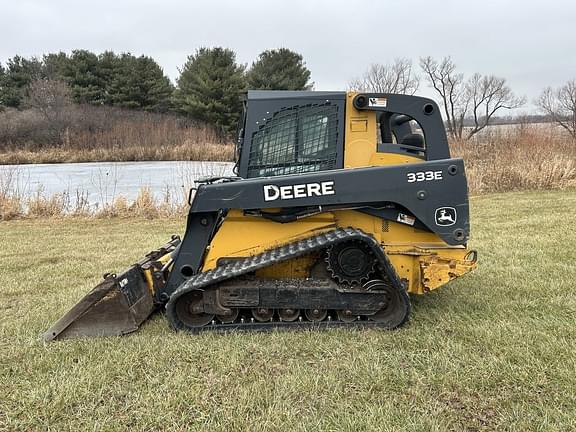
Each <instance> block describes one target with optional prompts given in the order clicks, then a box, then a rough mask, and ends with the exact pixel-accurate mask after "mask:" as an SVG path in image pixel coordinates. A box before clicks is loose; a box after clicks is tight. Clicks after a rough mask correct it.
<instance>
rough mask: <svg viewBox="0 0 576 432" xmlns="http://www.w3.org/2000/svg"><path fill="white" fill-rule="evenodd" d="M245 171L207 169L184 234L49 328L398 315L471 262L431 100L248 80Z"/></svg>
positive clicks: (96, 329)
mask: <svg viewBox="0 0 576 432" xmlns="http://www.w3.org/2000/svg"><path fill="white" fill-rule="evenodd" d="M235 174H236V175H237V176H236V177H215V178H205V179H201V180H200V181H199V182H198V183H197V187H196V188H194V192H195V193H192V191H191V195H190V211H189V214H188V221H187V226H186V232H185V234H184V236H183V238H182V240H180V238H179V237H176V236H175V237H173V238H172V239H171V240H170V241H169V242H167V243H166V244H165V245H163V246H162V247H160V248H159V249H158V250H155V251H152V252H150V253H149V254H148V255H147V256H146V257H144V258H143V259H142V260H141V261H140V262H138V263H136V264H134V265H132V266H131V267H129V268H128V269H127V270H125V271H124V272H122V273H119V274H107V275H105V277H104V281H103V282H102V283H100V284H99V285H98V286H96V288H94V289H93V290H92V291H91V292H90V293H88V295H87V296H86V297H84V298H83V299H82V300H80V302H79V303H78V304H77V305H76V306H74V308H72V309H71V310H70V311H69V312H68V313H67V314H66V315H64V316H63V317H62V318H61V319H60V320H59V321H58V322H56V323H55V324H54V326H53V327H52V328H50V329H49V330H48V331H47V332H46V333H45V339H46V340H53V339H57V338H67V337H75V336H103V335H121V334H125V333H129V332H132V331H134V330H136V329H137V328H138V327H139V326H140V325H141V324H142V322H144V321H145V320H146V319H147V318H148V317H149V316H150V315H151V314H152V313H153V312H154V311H156V310H159V309H162V308H163V309H165V311H166V316H167V318H168V320H169V322H170V325H171V326H172V327H173V328H174V329H176V330H185V331H190V332H200V331H205V330H244V329H246V330H266V329H273V328H309V327H312V328H330V327H350V326H363V327H381V328H385V329H392V328H396V327H399V326H401V325H403V324H404V323H405V322H406V321H407V320H408V317H409V315H410V299H409V295H408V294H414V295H416V294H423V293H426V292H428V291H431V290H434V289H436V288H438V287H440V286H442V285H444V284H446V283H447V282H449V281H450V280H452V279H455V278H457V277H459V276H462V275H463V274H465V273H467V272H469V271H471V270H472V269H474V268H475V267H476V252H475V251H472V250H469V249H467V247H466V243H467V241H468V237H469V229H470V228H469V216H468V192H467V185H466V176H465V172H464V164H463V162H462V160H461V159H453V158H450V152H449V149H448V142H447V139H446V133H445V130H444V125H443V122H442V118H441V116H440V112H439V109H438V106H437V105H436V104H435V103H434V102H433V101H432V100H429V99H425V98H421V97H415V96H404V95H396V94H369V93H363V94H358V93H353V92H351V93H345V92H299V91H249V92H248V93H247V96H246V98H245V100H244V112H243V116H242V118H241V121H240V124H239V128H238V143H237V161H236V166H235Z"/></svg>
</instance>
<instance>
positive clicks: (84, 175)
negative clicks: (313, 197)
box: [0, 161, 234, 207]
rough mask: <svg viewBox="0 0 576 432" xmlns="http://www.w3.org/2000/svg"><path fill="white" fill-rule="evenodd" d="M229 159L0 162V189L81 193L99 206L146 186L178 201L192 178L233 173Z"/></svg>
mask: <svg viewBox="0 0 576 432" xmlns="http://www.w3.org/2000/svg"><path fill="white" fill-rule="evenodd" d="M233 165H234V164H233V163H230V162H192V161H152V162H90V163H61V164H36V165H2V166H0V192H1V191H9V192H10V193H14V194H17V195H18V196H20V197H23V198H29V197H33V196H35V195H38V194H40V195H43V196H45V197H50V196H53V195H55V194H64V195H66V196H67V197H68V199H69V200H70V201H71V203H73V202H74V201H75V200H78V199H83V200H87V201H88V203H89V205H90V206H94V207H99V206H103V205H106V204H109V203H112V202H113V201H114V199H115V198H117V197H119V196H123V197H125V198H126V199H127V200H129V201H132V200H134V199H135V198H136V197H137V195H138V193H139V191H140V190H142V189H143V188H149V189H150V190H151V191H152V192H153V194H154V196H155V197H156V198H158V199H169V200H170V201H171V202H181V201H182V200H183V199H184V197H187V196H188V191H189V189H190V188H191V187H193V186H194V181H195V180H196V179H198V178H199V177H205V176H230V175H233V174H232V167H233Z"/></svg>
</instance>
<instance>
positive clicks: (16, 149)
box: [0, 105, 234, 164]
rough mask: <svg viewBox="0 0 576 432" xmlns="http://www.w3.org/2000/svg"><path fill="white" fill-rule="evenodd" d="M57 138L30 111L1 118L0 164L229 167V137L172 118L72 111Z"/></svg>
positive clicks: (112, 111) (116, 111) (84, 109)
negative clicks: (165, 162) (135, 163)
mask: <svg viewBox="0 0 576 432" xmlns="http://www.w3.org/2000/svg"><path fill="white" fill-rule="evenodd" d="M65 125H66V126H65V127H64V128H63V129H62V132H60V133H58V134H56V135H55V134H54V133H53V131H52V132H51V133H50V134H48V133H45V131H47V130H49V126H50V125H49V124H47V123H46V120H45V119H43V118H42V117H41V116H39V114H37V113H35V112H34V111H31V110H27V111H16V110H6V111H4V112H0V164H24V163H57V162H90V161H102V162H104V161H106V162H114V161H146V160H198V161H205V160H209V161H230V160H232V159H233V157H234V146H233V145H232V143H231V141H230V139H229V138H228V137H223V136H221V135H219V134H218V133H216V131H215V130H214V129H213V128H211V127H209V126H207V125H205V124H201V123H197V122H194V121H192V120H190V119H187V118H185V117H181V116H177V115H173V114H157V113H145V112H139V111H130V110H122V109H118V108H110V107H91V106H78V105H75V106H72V107H71V108H70V112H69V113H67V117H66V122H65Z"/></svg>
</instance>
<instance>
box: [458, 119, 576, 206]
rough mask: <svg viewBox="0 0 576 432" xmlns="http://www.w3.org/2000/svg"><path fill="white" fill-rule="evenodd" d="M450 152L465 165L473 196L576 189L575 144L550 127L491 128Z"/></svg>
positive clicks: (462, 142) (459, 144) (463, 142)
mask: <svg viewBox="0 0 576 432" xmlns="http://www.w3.org/2000/svg"><path fill="white" fill-rule="evenodd" d="M451 148H452V154H453V156H457V157H462V158H463V159H464V161H465V164H466V174H467V177H468V188H469V190H470V193H471V194H473V195H478V194H482V193H488V192H508V191H520V190H540V189H561V188H566V187H570V186H575V185H576V143H575V142H573V141H571V139H570V138H569V137H568V136H567V135H565V134H563V133H562V132H561V131H559V130H558V129H555V128H554V127H553V126H551V125H530V124H528V125H514V126H507V127H502V128H499V127H494V128H492V129H491V130H490V131H488V132H487V133H485V134H483V135H482V136H480V137H478V139H476V140H475V141H456V142H452V143H451Z"/></svg>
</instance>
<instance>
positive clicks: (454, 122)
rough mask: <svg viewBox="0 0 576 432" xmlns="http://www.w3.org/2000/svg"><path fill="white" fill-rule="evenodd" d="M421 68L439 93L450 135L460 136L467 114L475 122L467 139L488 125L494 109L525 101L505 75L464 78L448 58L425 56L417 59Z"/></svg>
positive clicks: (457, 137) (521, 103)
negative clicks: (435, 58) (516, 93)
mask: <svg viewBox="0 0 576 432" xmlns="http://www.w3.org/2000/svg"><path fill="white" fill-rule="evenodd" d="M420 67H421V68H422V70H423V71H424V74H425V76H426V79H427V80H428V82H429V83H430V85H431V86H432V87H433V88H434V90H436V92H437V93H438V94H439V95H440V98H441V102H442V106H443V108H444V114H445V116H446V120H447V124H448V133H449V134H450V136H451V137H452V138H456V139H462V135H463V132H464V119H465V118H466V116H467V115H468V114H470V115H471V116H472V120H473V122H474V126H473V127H472V129H470V131H468V134H467V136H466V138H467V139H470V138H472V137H473V136H474V135H475V134H477V133H478V132H480V131H481V130H482V129H484V128H485V127H486V126H488V125H489V124H490V121H491V119H492V118H493V116H494V114H496V112H497V111H499V110H501V109H513V108H518V107H520V106H522V105H523V104H524V103H525V99H524V98H519V97H517V96H516V95H515V94H514V93H513V92H512V90H511V89H510V87H509V86H508V85H507V84H506V79H504V78H498V77H495V76H493V75H487V76H483V75H480V74H478V73H476V74H474V75H473V76H472V77H471V78H470V79H469V80H467V81H465V80H464V75H463V74H461V73H457V72H456V65H455V64H454V63H453V62H452V59H450V57H445V58H444V59H442V61H441V62H438V61H436V60H434V59H433V58H432V57H425V58H422V59H420Z"/></svg>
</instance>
